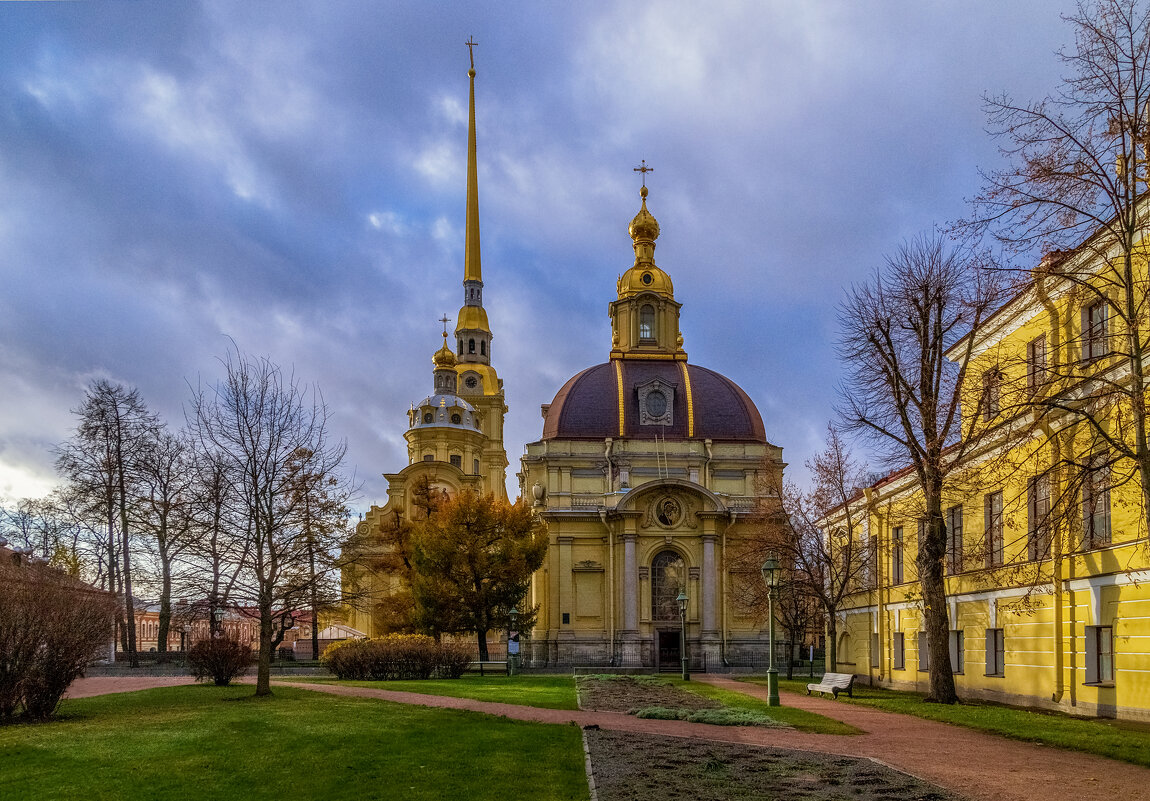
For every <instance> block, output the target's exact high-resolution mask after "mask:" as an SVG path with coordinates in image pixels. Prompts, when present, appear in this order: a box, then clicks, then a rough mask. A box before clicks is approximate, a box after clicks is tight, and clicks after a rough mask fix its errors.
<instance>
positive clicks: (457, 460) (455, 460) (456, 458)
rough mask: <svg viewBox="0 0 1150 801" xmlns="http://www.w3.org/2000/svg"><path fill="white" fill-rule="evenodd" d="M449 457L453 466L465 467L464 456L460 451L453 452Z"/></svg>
mask: <svg viewBox="0 0 1150 801" xmlns="http://www.w3.org/2000/svg"><path fill="white" fill-rule="evenodd" d="M449 458H450V459H451V466H452V467H458V468H459V469H460V470H462V469H463V457H462V456H460V455H459V454H458V453H453V454H451V456H450V457H449Z"/></svg>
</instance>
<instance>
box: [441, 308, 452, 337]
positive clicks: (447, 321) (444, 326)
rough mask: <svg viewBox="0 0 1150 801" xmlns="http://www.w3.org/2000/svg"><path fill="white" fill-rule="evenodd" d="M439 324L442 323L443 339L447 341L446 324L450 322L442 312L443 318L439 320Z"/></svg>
mask: <svg viewBox="0 0 1150 801" xmlns="http://www.w3.org/2000/svg"><path fill="white" fill-rule="evenodd" d="M439 322H441V323H443V338H444V339H447V324H448V323H450V322H451V318H450V317H448V316H447V313H446V312H444V314H443V316H442V317H440V318H439Z"/></svg>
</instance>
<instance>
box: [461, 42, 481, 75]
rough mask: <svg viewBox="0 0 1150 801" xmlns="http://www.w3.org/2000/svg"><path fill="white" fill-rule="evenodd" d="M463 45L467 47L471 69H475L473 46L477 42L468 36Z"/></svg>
mask: <svg viewBox="0 0 1150 801" xmlns="http://www.w3.org/2000/svg"><path fill="white" fill-rule="evenodd" d="M464 44H465V45H467V53H468V54H469V55H470V56H471V69H475V46H476V45H477V44H479V42H477V41H475V37H474V36H468V37H467V41H466V42H464Z"/></svg>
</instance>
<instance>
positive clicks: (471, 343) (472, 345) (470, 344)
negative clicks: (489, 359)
mask: <svg viewBox="0 0 1150 801" xmlns="http://www.w3.org/2000/svg"><path fill="white" fill-rule="evenodd" d="M467 352H468V353H475V340H474V339H469V340H467Z"/></svg>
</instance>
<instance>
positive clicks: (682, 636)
mask: <svg viewBox="0 0 1150 801" xmlns="http://www.w3.org/2000/svg"><path fill="white" fill-rule="evenodd" d="M675 601H676V602H677V603H678V604H679V623H680V629H679V661H680V662H682V665H683V681H690V680H691V674H690V673H688V672H687V593H686V592H684V591H683V590H679V597H678V598H676V599H675Z"/></svg>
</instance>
